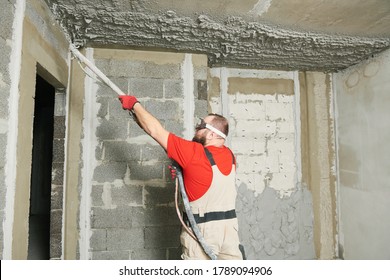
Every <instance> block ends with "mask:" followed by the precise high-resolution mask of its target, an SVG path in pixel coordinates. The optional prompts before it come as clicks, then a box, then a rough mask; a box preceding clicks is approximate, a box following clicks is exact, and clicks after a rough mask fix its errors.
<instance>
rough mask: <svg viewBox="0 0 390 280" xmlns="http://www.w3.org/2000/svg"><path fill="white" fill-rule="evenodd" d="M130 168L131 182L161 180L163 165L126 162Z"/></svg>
mask: <svg viewBox="0 0 390 280" xmlns="http://www.w3.org/2000/svg"><path fill="white" fill-rule="evenodd" d="M128 165H129V168H130V179H131V180H142V181H147V180H152V179H161V180H162V179H163V178H164V172H163V165H162V164H161V162H158V163H156V164H154V165H145V164H143V163H142V162H138V161H128Z"/></svg>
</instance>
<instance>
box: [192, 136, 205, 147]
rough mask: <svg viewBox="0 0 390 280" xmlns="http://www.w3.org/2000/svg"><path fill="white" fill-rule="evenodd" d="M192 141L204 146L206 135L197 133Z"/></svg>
mask: <svg viewBox="0 0 390 280" xmlns="http://www.w3.org/2000/svg"><path fill="white" fill-rule="evenodd" d="M192 141H193V142H196V143H199V144H202V145H203V146H204V145H205V144H206V137H205V136H204V135H199V136H197V135H195V136H194V138H192Z"/></svg>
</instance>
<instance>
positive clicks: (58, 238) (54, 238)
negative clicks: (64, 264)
mask: <svg viewBox="0 0 390 280" xmlns="http://www.w3.org/2000/svg"><path fill="white" fill-rule="evenodd" d="M61 255H62V234H61V233H58V234H51V235H50V259H51V260H53V259H60V258H61Z"/></svg>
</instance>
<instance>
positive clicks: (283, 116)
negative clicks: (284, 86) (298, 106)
mask: <svg viewBox="0 0 390 280" xmlns="http://www.w3.org/2000/svg"><path fill="white" fill-rule="evenodd" d="M292 102H293V100H291V103H284V102H268V103H265V113H266V118H267V119H268V120H285V121H292V120H293V113H292V112H293V111H292V106H293V103H292Z"/></svg>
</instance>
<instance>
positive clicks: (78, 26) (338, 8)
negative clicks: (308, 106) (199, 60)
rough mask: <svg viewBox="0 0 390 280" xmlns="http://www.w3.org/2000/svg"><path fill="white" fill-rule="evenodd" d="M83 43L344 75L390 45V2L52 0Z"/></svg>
mask: <svg viewBox="0 0 390 280" xmlns="http://www.w3.org/2000/svg"><path fill="white" fill-rule="evenodd" d="M45 1H46V2H47V3H48V5H49V7H50V8H51V10H52V12H53V14H54V16H55V17H56V19H57V20H58V21H59V22H60V24H61V25H62V26H63V27H64V29H65V30H67V33H68V34H69V35H70V37H71V40H72V41H73V42H74V43H76V44H77V45H82V46H90V47H110V48H137V49H150V50H167V51H177V52H191V53H203V54H207V56H208V60H209V66H210V67H219V66H226V67H241V68H254V69H278V70H302V71H308V70H309V71H323V72H337V71H338V70H341V69H344V68H346V67H349V66H351V65H354V64H356V63H358V62H360V61H362V60H364V59H366V58H368V57H370V56H372V55H375V54H376V53H378V52H380V51H383V50H385V49H386V48H388V47H389V46H390V28H388V26H390V1H388V0H369V1H367V0H364V1H363V0H337V1H336V0H328V1H323V0H310V1H309V0H294V1H291V0H273V1H272V0H260V1H255V0H236V1H226V0H207V1H206V0H155V1H146V0H45Z"/></svg>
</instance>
